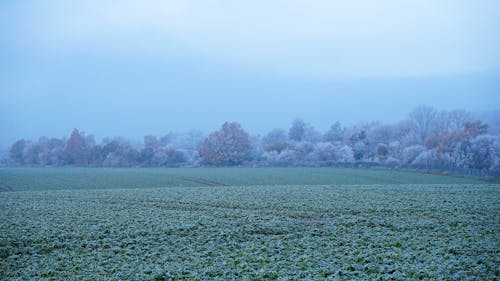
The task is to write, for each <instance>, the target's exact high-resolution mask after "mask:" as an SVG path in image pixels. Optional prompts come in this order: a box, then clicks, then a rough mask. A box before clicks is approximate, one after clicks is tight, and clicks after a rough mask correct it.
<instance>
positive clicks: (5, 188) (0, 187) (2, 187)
mask: <svg viewBox="0 0 500 281" xmlns="http://www.w3.org/2000/svg"><path fill="white" fill-rule="evenodd" d="M11 191H14V190H12V188H10V187H8V186H6V185H4V184H0V192H11Z"/></svg>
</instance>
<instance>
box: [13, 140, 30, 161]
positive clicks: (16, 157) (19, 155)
mask: <svg viewBox="0 0 500 281" xmlns="http://www.w3.org/2000/svg"><path fill="white" fill-rule="evenodd" d="M26 146H27V142H26V141H25V140H23V139H21V140H18V141H16V142H15V143H14V144H13V145H12V146H11V147H10V150H9V155H10V159H11V161H12V162H14V163H15V164H17V165H23V164H25V162H24V157H23V152H24V149H25V148H26Z"/></svg>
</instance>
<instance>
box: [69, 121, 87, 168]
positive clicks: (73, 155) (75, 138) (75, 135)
mask: <svg viewBox="0 0 500 281" xmlns="http://www.w3.org/2000/svg"><path fill="white" fill-rule="evenodd" d="M90 148H91V145H90V144H89V143H88V142H87V138H86V137H85V133H83V132H80V131H78V129H74V130H73V132H71V136H70V137H69V139H68V141H67V142H66V147H65V148H64V151H65V153H66V156H67V162H68V164H73V165H76V166H87V165H88V164H89V157H90Z"/></svg>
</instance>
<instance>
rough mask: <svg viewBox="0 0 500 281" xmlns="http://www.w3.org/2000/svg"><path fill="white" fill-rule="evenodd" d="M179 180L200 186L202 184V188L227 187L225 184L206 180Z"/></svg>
mask: <svg viewBox="0 0 500 281" xmlns="http://www.w3.org/2000/svg"><path fill="white" fill-rule="evenodd" d="M181 179H182V180H185V181H188V182H194V183H200V184H203V185H204V186H228V185H227V184H225V183H221V182H216V181H212V180H207V179H200V178H188V177H182V178H181Z"/></svg>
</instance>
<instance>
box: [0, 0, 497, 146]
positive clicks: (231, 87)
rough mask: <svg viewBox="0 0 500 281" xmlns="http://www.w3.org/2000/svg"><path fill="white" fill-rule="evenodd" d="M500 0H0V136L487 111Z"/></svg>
mask: <svg viewBox="0 0 500 281" xmlns="http://www.w3.org/2000/svg"><path fill="white" fill-rule="evenodd" d="M498 50H500V1H497V0H475V1H465V0H464V1H462V0H439V1H436V0H420V1H412V0H408V1H399V0H381V1H361V0H352V1H337V0H328V1H327V0H320V1H315V0H308V1H298V0H296V1H294V0H289V1H280V0H276V1H273V0H266V1H263V0H262V1H261V0H253V1H245V0H242V1H229V0H227V1H190V0H185V1H159V0H142V1H127V0H125V1H106V0H101V1H92V0H89V1H79V0H74V1H53V0H44V1H30V0H27V1H15V0H4V1H1V2H0V149H2V148H6V147H8V146H9V145H10V144H12V143H13V142H14V141H15V140H17V139H20V138H25V139H32V140H36V139H37V138H38V137H40V136H50V137H63V136H68V135H69V134H70V132H71V130H72V129H73V128H78V129H80V130H83V131H85V132H86V133H90V134H94V135H96V137H98V138H102V137H105V136H111V137H112V136H123V137H126V138H130V139H136V140H140V139H141V138H142V136H143V135H146V134H155V135H164V134H166V133H167V132H169V131H175V132H186V131H189V130H190V129H200V130H202V131H204V132H206V133H208V132H210V131H213V130H215V129H217V128H218V127H219V126H220V125H221V124H222V123H223V122H224V121H237V122H239V123H241V124H242V126H243V128H244V129H246V130H247V131H249V132H251V133H259V134H265V133H266V132H268V131H270V130H271V129H273V128H278V127H279V128H288V127H289V126H290V124H291V122H292V121H293V120H294V119H295V118H303V119H304V120H305V121H307V122H309V123H311V124H313V125H314V126H316V127H317V128H318V129H319V130H323V131H324V130H326V129H327V128H328V127H329V126H330V125H331V124H333V123H334V122H335V121H337V120H338V121H340V122H342V123H344V124H354V123H357V122H364V121H373V120H378V121H382V122H388V123H390V122H395V121H398V120H401V119H404V118H405V117H406V116H407V114H408V112H409V111H411V109H412V108H414V107H415V106H417V105H420V104H426V105H431V106H434V107H436V108H438V109H467V110H471V111H488V110H498V109H500V55H499V52H498Z"/></svg>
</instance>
